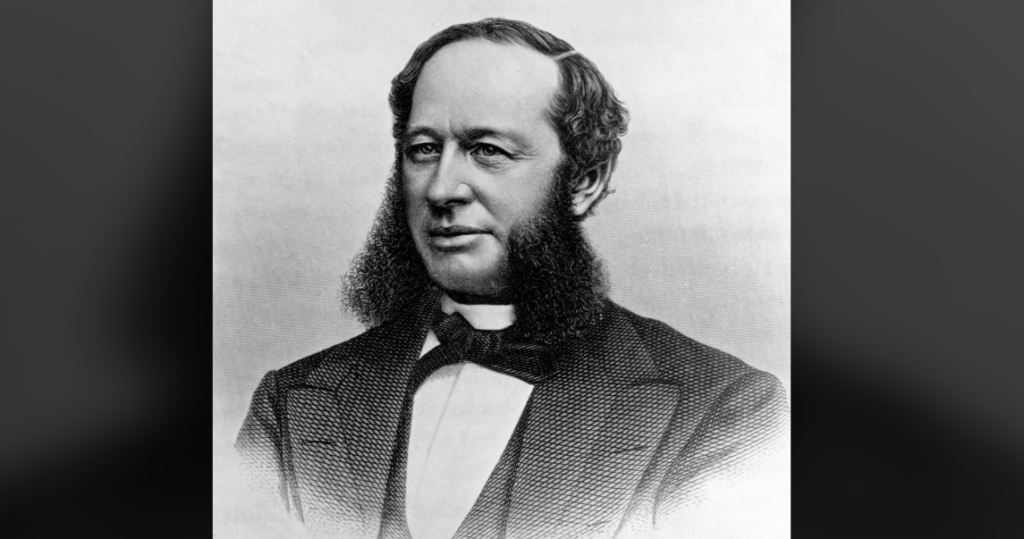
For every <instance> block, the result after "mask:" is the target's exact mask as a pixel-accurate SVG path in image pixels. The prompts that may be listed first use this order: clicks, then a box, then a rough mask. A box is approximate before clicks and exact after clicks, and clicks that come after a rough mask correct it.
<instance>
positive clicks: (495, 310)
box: [441, 294, 516, 331]
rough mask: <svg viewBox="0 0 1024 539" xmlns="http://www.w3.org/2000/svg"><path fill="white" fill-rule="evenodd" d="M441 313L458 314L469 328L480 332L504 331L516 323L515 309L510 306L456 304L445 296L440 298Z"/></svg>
mask: <svg viewBox="0 0 1024 539" xmlns="http://www.w3.org/2000/svg"><path fill="white" fill-rule="evenodd" d="M441 311H442V312H444V314H452V313H456V312H457V313H459V314H461V315H462V317H463V318H465V319H466V321H467V322H469V324H470V325H471V326H473V327H474V328H476V329H479V330H481V331H497V330H500V329H505V328H507V327H509V326H511V325H512V323H513V322H515V321H516V314H515V307H513V306H512V305H490V304H483V303H481V304H474V305H466V304H463V303H458V302H456V301H455V300H453V299H452V298H450V297H448V295H447V294H445V295H444V297H442V298H441Z"/></svg>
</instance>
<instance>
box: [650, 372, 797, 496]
mask: <svg viewBox="0 0 1024 539" xmlns="http://www.w3.org/2000/svg"><path fill="white" fill-rule="evenodd" d="M788 409H789V407H788V405H787V403H786V394H785V390H784V389H783V387H782V384H781V383H780V382H779V381H778V379H777V378H775V377H774V376H772V375H770V374H768V373H765V372H761V371H755V372H751V373H748V374H746V375H744V376H741V377H740V378H738V379H737V380H736V381H734V382H733V383H731V384H730V385H729V386H727V387H726V389H725V390H724V391H722V393H721V394H720V395H719V396H718V397H717V399H716V400H715V402H714V403H713V404H712V405H711V407H710V408H709V409H708V411H707V412H706V414H705V416H704V417H703V418H702V419H701V421H700V423H699V424H698V425H697V427H696V429H695V431H694V433H693V436H691V437H690V439H689V440H688V441H687V442H686V444H685V445H684V446H683V448H682V449H681V450H680V452H679V453H678V455H677V456H676V458H675V461H674V462H673V464H672V466H671V467H670V468H669V470H668V472H667V474H666V476H665V477H664V479H663V481H662V484H661V487H660V488H659V492H658V499H657V513H658V514H663V513H665V512H666V511H671V510H673V509H675V508H678V507H681V506H683V505H688V504H689V503H690V502H693V501H696V500H700V499H702V498H706V497H707V496H708V494H709V493H708V492H707V488H706V487H708V486H714V487H715V488H718V486H720V485H729V484H737V483H742V482H743V481H746V480H747V479H748V478H750V477H754V476H755V475H756V476H758V477H763V476H764V475H763V474H761V473H760V472H758V474H752V473H751V472H754V471H757V470H758V468H759V467H770V468H772V470H771V472H772V473H771V476H772V477H774V478H776V479H777V480H773V481H774V482H775V483H780V482H782V483H786V484H774V485H757V486H754V487H750V486H749V485H743V486H742V489H741V490H746V491H750V490H751V489H752V488H753V489H757V490H758V491H759V492H766V491H768V490H773V489H774V490H775V492H776V493H782V494H785V493H788V491H787V489H788V470H785V471H782V470H779V469H778V468H779V465H780V463H784V464H785V465H786V466H788V462H789V459H788V453H787V454H785V455H781V454H780V453H785V452H784V451H780V448H782V447H783V446H784V445H785V442H786V440H787V439H788V426H789V412H788ZM786 497H787V499H788V495H787V496H786ZM749 509H750V508H747V510H748V511H749Z"/></svg>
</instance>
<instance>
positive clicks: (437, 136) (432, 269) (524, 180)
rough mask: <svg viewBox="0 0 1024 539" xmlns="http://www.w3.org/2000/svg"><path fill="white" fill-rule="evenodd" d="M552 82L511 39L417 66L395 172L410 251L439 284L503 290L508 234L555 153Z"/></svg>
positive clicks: (546, 181) (548, 184) (534, 56)
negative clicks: (399, 171) (410, 237)
mask: <svg viewBox="0 0 1024 539" xmlns="http://www.w3.org/2000/svg"><path fill="white" fill-rule="evenodd" d="M557 89H558V67H557V65H556V64H555V63H554V61H553V60H551V59H550V58H547V57H545V56H543V55H542V54H540V53H537V52H535V51H533V50H530V49H527V48H525V47H520V46H517V45H506V44H496V43H492V42H489V41H485V40H471V41H461V42H457V43H453V44H450V45H447V46H445V47H444V48H442V49H441V50H440V51H438V52H437V53H436V54H435V55H434V57H433V58H431V59H430V60H429V61H428V62H427V63H426V65H425V66H424V67H423V70H422V72H421V73H420V77H419V80H418V81H417V83H416V88H415V91H414V92H413V101H412V103H413V105H412V111H411V114H410V117H409V122H408V128H407V130H406V133H405V138H404V141H403V148H404V157H403V159H402V177H403V182H404V183H403V185H404V192H405V204H406V209H407V212H408V215H407V218H408V223H409V228H410V230H411V231H412V235H413V239H414V241H415V243H416V250H417V251H418V252H419V254H420V256H421V257H422V258H423V262H424V264H425V265H426V267H427V270H428V272H429V273H430V278H431V279H432V280H433V281H434V282H435V283H437V285H438V286H440V287H441V288H443V289H444V290H446V291H448V292H450V293H456V294H462V295H465V296H468V297H491V298H494V297H498V296H501V295H503V294H504V293H505V290H504V281H505V271H506V260H507V245H508V238H509V234H510V233H511V232H512V230H513V229H515V228H516V226H517V225H520V224H521V223H523V222H525V221H526V220H528V219H530V218H531V217H533V216H535V215H537V214H538V213H539V212H540V211H541V210H542V208H543V207H544V205H545V204H546V203H547V199H548V194H549V192H550V191H551V188H552V183H553V182H554V172H555V169H556V167H557V166H558V164H559V162H560V161H561V158H562V152H561V149H560V147H559V141H558V134H557V133H556V132H555V130H554V129H553V128H552V127H551V125H550V123H549V121H548V111H549V106H550V104H551V99H552V97H553V96H554V94H555V92H556V91H557Z"/></svg>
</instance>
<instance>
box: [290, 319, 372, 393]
mask: <svg viewBox="0 0 1024 539" xmlns="http://www.w3.org/2000/svg"><path fill="white" fill-rule="evenodd" d="M383 331H385V327H384V326H378V327H375V328H371V329H369V330H367V331H365V332H363V333H361V334H359V335H357V336H355V337H352V338H351V339H349V340H347V341H343V342H340V343H338V344H335V345H334V346H331V347H328V348H325V349H323V350H320V351H319V352H316V353H313V354H310V355H308V356H306V357H304V358H302V359H299V360H297V361H293V362H292V363H289V364H288V365H285V366H284V367H281V368H280V369H277V370H276V371H272V372H273V373H274V376H275V377H276V379H277V390H278V392H285V391H288V390H290V389H295V388H298V387H302V386H305V385H306V382H307V380H308V379H309V376H310V375H311V374H312V373H313V372H314V371H316V370H317V369H318V368H319V367H320V366H322V365H325V364H328V363H333V364H335V366H336V367H341V368H344V367H346V366H348V365H351V364H352V363H355V362H358V361H360V360H362V359H363V357H362V356H363V355H364V351H365V350H367V349H368V348H370V345H371V344H372V343H375V342H377V341H379V340H380V337H381V333H382V332H383Z"/></svg>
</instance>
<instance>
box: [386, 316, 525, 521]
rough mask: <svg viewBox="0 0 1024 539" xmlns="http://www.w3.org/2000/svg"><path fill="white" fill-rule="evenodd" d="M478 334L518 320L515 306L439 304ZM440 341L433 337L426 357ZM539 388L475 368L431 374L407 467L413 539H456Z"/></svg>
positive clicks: (415, 418) (420, 395) (419, 397)
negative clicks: (464, 319)
mask: <svg viewBox="0 0 1024 539" xmlns="http://www.w3.org/2000/svg"><path fill="white" fill-rule="evenodd" d="M441 310H442V311H444V312H445V313H447V314H452V313H454V312H456V311H457V312H459V313H460V314H462V316H463V317H465V318H466V320H467V321H468V322H469V323H470V325H472V326H473V327H475V328H476V329H479V330H499V329H504V328H506V327H508V326H511V325H512V323H513V322H514V321H515V314H514V310H513V308H512V306H511V305H462V304H460V303H456V302H454V301H452V300H451V299H450V298H448V296H445V297H444V298H442V300H441ZM439 344H440V342H439V341H438V340H437V336H436V335H434V332H433V330H431V331H430V332H428V333H427V339H426V342H424V343H423V349H422V351H421V352H420V357H421V358H422V357H423V356H424V355H425V354H426V353H427V352H429V351H430V350H432V349H433V348H434V347H436V346H438V345H439ZM531 392H533V385H531V384H529V383H526V382H523V381H522V380H519V379H518V378H515V377H513V376H509V375H506V374H501V373H498V372H494V371H492V370H489V369H486V368H484V367H481V366H479V365H476V364H474V363H461V364H458V365H448V366H445V367H442V368H440V369H438V370H437V371H435V372H434V373H432V374H431V375H430V376H429V377H428V378H427V379H426V380H425V381H424V382H423V384H422V385H420V387H419V389H418V390H417V391H416V395H415V396H414V398H413V409H412V424H411V427H410V429H409V451H408V460H407V464H406V482H405V514H406V521H407V523H408V525H409V533H411V534H412V537H413V539H450V538H451V537H452V536H453V535H455V532H456V531H458V529H459V526H460V525H461V524H462V521H463V520H465V518H466V515H467V514H469V511H470V509H472V507H473V504H474V503H475V502H476V499H477V497H479V496H480V492H481V491H482V490H483V487H484V484H485V483H486V482H487V478H488V477H489V476H490V475H491V471H492V470H493V469H494V466H495V465H496V464H497V463H498V459H500V458H501V454H502V453H503V452H504V451H505V446H506V445H507V444H508V441H509V438H511V437H512V431H513V430H515V427H516V423H518V421H519V416H520V415H522V413H523V409H524V408H525V407H526V402H527V401H528V400H529V398H530V393H531Z"/></svg>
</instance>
